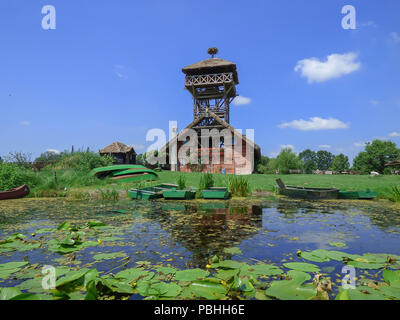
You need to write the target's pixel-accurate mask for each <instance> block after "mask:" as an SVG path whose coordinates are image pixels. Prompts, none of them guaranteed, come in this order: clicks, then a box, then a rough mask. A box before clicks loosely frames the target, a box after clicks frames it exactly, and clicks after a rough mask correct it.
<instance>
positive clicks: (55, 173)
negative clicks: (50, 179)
mask: <svg viewBox="0 0 400 320" xmlns="http://www.w3.org/2000/svg"><path fill="white" fill-rule="evenodd" d="M54 182H55V183H56V184H57V172H55V171H54Z"/></svg>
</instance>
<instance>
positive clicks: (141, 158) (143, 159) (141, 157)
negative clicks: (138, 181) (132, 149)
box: [136, 153, 146, 166]
mask: <svg viewBox="0 0 400 320" xmlns="http://www.w3.org/2000/svg"><path fill="white" fill-rule="evenodd" d="M136 164H139V165H142V166H144V165H146V155H145V154H142V153H141V154H138V155H137V156H136Z"/></svg>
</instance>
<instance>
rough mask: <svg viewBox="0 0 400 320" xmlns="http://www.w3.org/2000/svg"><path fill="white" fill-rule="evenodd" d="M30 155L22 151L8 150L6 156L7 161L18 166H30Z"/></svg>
mask: <svg viewBox="0 0 400 320" xmlns="http://www.w3.org/2000/svg"><path fill="white" fill-rule="evenodd" d="M31 159H32V155H31V154H30V153H24V152H17V151H15V152H10V153H9V156H7V157H6V161H7V162H12V163H15V164H16V165H17V166H18V167H23V168H30V167H31Z"/></svg>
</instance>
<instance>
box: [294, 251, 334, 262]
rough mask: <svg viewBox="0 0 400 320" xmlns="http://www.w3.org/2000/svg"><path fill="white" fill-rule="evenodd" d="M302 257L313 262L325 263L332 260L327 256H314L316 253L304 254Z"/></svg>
mask: <svg viewBox="0 0 400 320" xmlns="http://www.w3.org/2000/svg"><path fill="white" fill-rule="evenodd" d="M301 257H302V258H304V259H306V260H310V261H313V262H325V261H329V260H330V259H329V258H328V257H326V255H317V254H314V252H302V253H301Z"/></svg>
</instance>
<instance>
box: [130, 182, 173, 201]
mask: <svg viewBox="0 0 400 320" xmlns="http://www.w3.org/2000/svg"><path fill="white" fill-rule="evenodd" d="M177 187H178V186H177V185H174V184H161V185H158V186H153V187H148V188H142V189H131V190H129V192H128V194H129V197H130V198H131V199H134V200H136V199H143V200H153V199H159V198H162V196H163V194H162V191H164V190H168V189H173V188H177Z"/></svg>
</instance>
